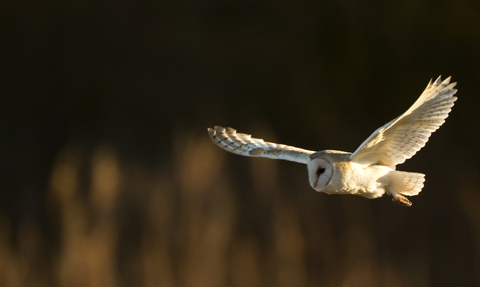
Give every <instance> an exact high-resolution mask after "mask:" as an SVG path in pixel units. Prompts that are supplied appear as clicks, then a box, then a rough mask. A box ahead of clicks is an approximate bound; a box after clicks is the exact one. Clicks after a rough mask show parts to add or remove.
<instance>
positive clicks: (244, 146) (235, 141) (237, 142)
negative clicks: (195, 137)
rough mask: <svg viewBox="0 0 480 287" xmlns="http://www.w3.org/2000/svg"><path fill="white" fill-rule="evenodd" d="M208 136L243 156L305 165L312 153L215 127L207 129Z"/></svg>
mask: <svg viewBox="0 0 480 287" xmlns="http://www.w3.org/2000/svg"><path fill="white" fill-rule="evenodd" d="M208 135H209V136H210V138H211V139H212V141H213V142H214V143H215V144H216V145H217V146H219V147H221V148H223V149H224V150H226V151H229V152H232V153H235V154H238V155H243V156H251V157H266V158H271V159H283V160H288V161H294V162H298V163H304V164H306V163H307V159H308V156H309V155H310V154H312V153H314V151H311V150H306V149H301V148H297V147H293V146H288V145H282V144H276V143H271V142H265V141H264V140H262V139H257V138H252V137H251V135H247V134H242V133H237V131H236V130H234V129H232V128H223V127H219V126H215V127H214V128H213V129H212V128H209V129H208Z"/></svg>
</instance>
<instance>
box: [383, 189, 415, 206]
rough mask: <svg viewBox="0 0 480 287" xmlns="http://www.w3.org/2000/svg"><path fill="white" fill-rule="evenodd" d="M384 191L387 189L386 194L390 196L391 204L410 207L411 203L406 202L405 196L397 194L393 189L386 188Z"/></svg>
mask: <svg viewBox="0 0 480 287" xmlns="http://www.w3.org/2000/svg"><path fill="white" fill-rule="evenodd" d="M386 189H387V192H388V194H390V195H391V196H392V201H393V202H395V203H397V204H400V205H403V206H412V203H411V202H410V200H408V198H407V197H406V196H404V195H401V194H400V193H398V191H396V190H395V189H394V188H393V187H391V186H387V188H386Z"/></svg>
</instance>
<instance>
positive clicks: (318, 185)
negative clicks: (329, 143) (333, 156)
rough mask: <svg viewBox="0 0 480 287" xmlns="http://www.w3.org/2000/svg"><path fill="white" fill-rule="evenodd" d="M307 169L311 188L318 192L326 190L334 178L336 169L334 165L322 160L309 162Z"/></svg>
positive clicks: (316, 159)
mask: <svg viewBox="0 0 480 287" xmlns="http://www.w3.org/2000/svg"><path fill="white" fill-rule="evenodd" d="M307 167H308V178H309V181H310V186H312V188H313V189H315V190H316V191H323V190H325V189H326V188H327V187H328V185H329V184H330V182H331V180H332V177H333V173H334V167H333V165H332V163H330V162H329V161H326V160H325V159H322V158H315V159H313V160H310V161H308V163H307Z"/></svg>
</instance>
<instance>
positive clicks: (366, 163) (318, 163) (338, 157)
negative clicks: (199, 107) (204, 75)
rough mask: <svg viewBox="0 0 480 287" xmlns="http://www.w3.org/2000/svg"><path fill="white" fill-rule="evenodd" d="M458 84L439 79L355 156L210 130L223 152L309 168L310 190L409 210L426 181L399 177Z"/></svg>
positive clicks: (440, 118)
mask: <svg viewBox="0 0 480 287" xmlns="http://www.w3.org/2000/svg"><path fill="white" fill-rule="evenodd" d="M455 85H456V83H450V77H448V78H447V79H445V80H443V81H442V80H441V77H438V79H437V80H436V81H435V82H433V83H432V81H431V80H430V83H428V85H427V88H426V89H425V91H423V93H422V94H421V95H420V97H419V98H418V100H417V101H416V102H415V103H414V104H413V105H412V106H411V107H410V108H409V109H408V110H407V111H406V112H405V113H403V114H402V115H401V116H399V117H398V118H395V119H393V120H392V121H390V122H388V123H386V124H385V125H383V126H381V127H380V128H378V129H377V130H376V131H374V132H373V134H371V135H370V136H369V137H368V138H367V139H366V140H365V141H364V142H363V143H362V144H361V145H360V146H359V147H358V148H357V150H356V151H355V152H353V153H349V152H344V151H337V150H322V151H317V152H315V151H311V150H305V149H301V148H297V147H292V146H288V145H282V144H276V143H270V142H265V141H263V140H262V139H256V138H252V137H251V136H250V135H247V134H241V133H237V131H236V130H234V129H232V128H223V127H219V126H216V127H214V128H213V129H212V128H209V129H208V134H209V136H210V138H211V139H212V141H213V142H214V143H215V144H216V145H218V146H219V147H221V148H223V149H225V150H227V151H229V152H232V153H235V154H239V155H243V156H251V157H267V158H271V159H283V160H288V161H294V162H298V163H303V164H306V165H307V167H308V177H309V181H310V185H311V186H312V187H313V189H315V190H316V191H323V192H325V193H328V194H356V195H360V196H363V197H366V198H377V197H381V196H382V195H383V194H384V193H385V192H387V193H388V194H389V195H391V196H392V200H393V201H394V202H396V203H398V204H400V205H404V206H411V205H412V203H411V202H410V200H408V199H407V197H405V196H413V195H417V194H418V193H419V192H420V191H421V190H422V188H423V182H424V181H425V175H424V174H422V173H416V172H405V171H397V170H395V167H396V165H397V164H401V163H403V162H405V160H407V159H409V158H411V157H412V156H413V155H414V154H415V153H416V152H417V151H419V150H420V149H421V148H422V147H423V146H424V145H425V143H426V142H427V141H428V138H429V137H430V135H431V134H432V132H434V131H436V130H437V129H438V128H439V127H440V126H441V125H442V124H443V123H444V122H445V119H446V118H447V116H448V113H449V112H450V111H451V108H452V107H453V103H454V102H455V101H456V100H457V97H454V96H453V95H454V94H455V93H456V92H457V90H456V89H454V87H455Z"/></svg>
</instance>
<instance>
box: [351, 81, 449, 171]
mask: <svg viewBox="0 0 480 287" xmlns="http://www.w3.org/2000/svg"><path fill="white" fill-rule="evenodd" d="M455 85H456V83H450V77H448V78H446V79H445V80H444V81H442V79H441V77H438V79H437V80H436V81H435V82H433V83H432V81H430V83H429V84H428V86H427V88H426V89H425V91H424V92H423V93H422V94H421V95H420V97H419V98H418V100H417V101H416V102H415V103H414V104H413V105H412V106H411V107H410V108H409V109H408V110H407V111H406V112H405V113H404V114H402V115H401V116H399V117H398V118H396V119H393V120H392V121H390V122H388V123H387V124H385V125H384V126H382V127H380V128H378V129H377V130H376V131H375V132H374V133H373V134H372V135H371V136H370V137H369V138H367V139H366V140H365V141H364V142H363V143H362V144H361V145H360V147H358V149H357V150H356V151H355V152H354V153H353V154H352V155H351V156H350V158H351V160H352V161H354V162H357V163H360V164H381V165H386V166H390V167H391V168H395V165H397V164H401V163H403V162H404V161H405V160H407V159H409V158H411V157H412V156H413V155H414V154H415V153H416V152H417V151H419V150H420V149H421V148H422V147H424V146H425V144H426V143H427V141H428V138H429V137H430V135H431V134H432V133H433V132H434V131H436V130H437V129H438V128H439V127H440V126H441V125H442V124H443V123H444V122H445V119H446V118H447V117H448V113H449V112H450V111H451V108H452V106H453V103H454V102H455V101H456V100H457V98H456V97H454V96H453V95H454V94H455V93H456V92H457V90H456V89H454V87H455Z"/></svg>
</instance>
